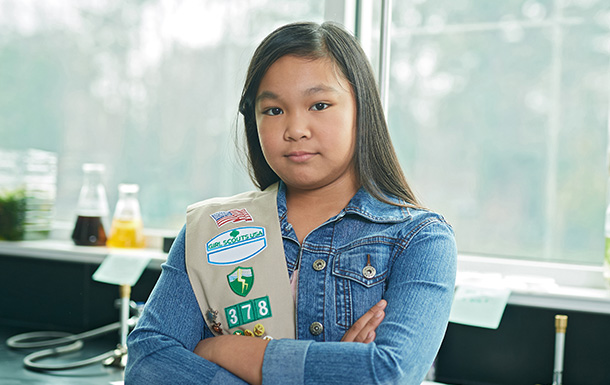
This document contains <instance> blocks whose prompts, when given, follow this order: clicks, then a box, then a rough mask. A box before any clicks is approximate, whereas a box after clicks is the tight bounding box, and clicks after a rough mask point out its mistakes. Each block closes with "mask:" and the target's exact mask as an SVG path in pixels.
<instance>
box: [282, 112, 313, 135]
mask: <svg viewBox="0 0 610 385" xmlns="http://www.w3.org/2000/svg"><path fill="white" fill-rule="evenodd" d="M310 137H311V130H310V128H309V122H308V121H307V118H306V117H305V116H303V115H302V114H291V116H287V119H286V128H285V130H284V139H285V140H288V141H296V140H301V139H309V138H310Z"/></svg>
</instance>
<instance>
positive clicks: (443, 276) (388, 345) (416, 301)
mask: <svg viewBox="0 0 610 385" xmlns="http://www.w3.org/2000/svg"><path fill="white" fill-rule="evenodd" d="M397 246H398V247H399V248H400V252H399V253H398V254H397V255H396V257H395V260H394V262H393V265H392V268H391V272H390V274H389V276H388V278H387V282H386V284H387V286H386V291H385V294H384V298H385V299H386V300H387V302H388V305H387V307H386V316H385V319H384V320H383V322H382V323H381V325H379V327H378V328H377V331H376V332H377V336H376V338H375V341H374V342H373V343H370V344H362V343H345V342H312V341H293V340H273V341H270V342H269V345H268V346H267V349H266V351H265V358H264V362H263V383H264V384H340V383H349V384H395V383H399V384H413V385H419V384H421V382H422V380H423V378H424V377H425V375H426V372H427V371H428V370H429V368H430V366H431V364H432V362H433V360H434V358H435V356H436V353H437V351H438V349H439V347H440V344H441V341H442V338H443V336H444V333H445V330H446V327H447V323H448V319H449V312H450V310H451V303H452V301H453V291H454V284H455V273H456V265H457V249H456V245H455V239H454V236H453V231H452V230H451V228H450V227H449V225H447V224H446V223H445V222H444V221H443V220H442V219H436V218H435V219H433V220H429V221H426V223H424V224H423V225H421V226H419V227H418V228H417V229H416V230H415V231H413V232H411V233H409V234H405V235H404V237H403V239H402V240H401V241H400V242H399V244H398V245H397Z"/></svg>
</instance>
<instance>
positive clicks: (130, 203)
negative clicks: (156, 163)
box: [106, 184, 145, 248]
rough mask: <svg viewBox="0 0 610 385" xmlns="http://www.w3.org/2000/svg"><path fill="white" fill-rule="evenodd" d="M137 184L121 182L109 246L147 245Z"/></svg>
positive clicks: (134, 246) (107, 244) (138, 246)
mask: <svg viewBox="0 0 610 385" xmlns="http://www.w3.org/2000/svg"><path fill="white" fill-rule="evenodd" d="M139 190H140V186H138V185H137V184H120V185H119V200H118V202H117V204H116V209H115V210H114V216H113V217H112V225H111V226H110V237H109V238H108V241H107V242H106V246H108V247H125V248H141V247H144V246H145V242H144V232H143V226H142V214H141V213H140V202H139V201H138V191H139Z"/></svg>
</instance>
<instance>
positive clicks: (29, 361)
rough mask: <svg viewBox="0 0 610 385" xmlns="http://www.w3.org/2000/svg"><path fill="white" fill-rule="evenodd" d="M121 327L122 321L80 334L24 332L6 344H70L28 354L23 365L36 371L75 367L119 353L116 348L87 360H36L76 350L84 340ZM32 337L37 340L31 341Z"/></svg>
mask: <svg viewBox="0 0 610 385" xmlns="http://www.w3.org/2000/svg"><path fill="white" fill-rule="evenodd" d="M120 327H121V323H120V322H115V323H112V324H109V325H106V326H102V327H99V328H97V329H93V330H89V331H86V332H83V333H80V334H70V333H64V332H54V331H44V332H30V333H23V334H18V335H15V336H12V337H10V338H9V339H7V340H6V344H7V345H8V346H9V347H10V348H13V349H32V348H43V347H49V346H57V345H64V344H69V345H64V346H59V347H54V348H51V349H45V350H41V351H38V352H34V353H31V354H28V355H27V356H26V357H25V358H24V359H23V365H24V366H25V367H26V368H28V369H31V370H35V371H46V370H66V369H74V368H80V367H83V366H87V365H91V364H95V363H98V362H102V361H104V360H106V359H108V358H110V357H113V356H115V355H116V354H117V353H116V350H111V351H109V352H106V353H103V354H100V355H97V356H95V357H92V358H88V359H85V360H81V361H75V362H68V363H61V364H41V363H36V362H35V361H38V360H41V359H44V358H48V357H53V356H58V355H61V354H65V353H70V352H75V351H77V350H80V349H81V348H82V347H83V340H86V339H88V338H93V337H97V336H100V335H103V334H107V333H109V332H112V331H114V330H119V329H120ZM32 339H33V340H36V341H29V340H32ZM41 339H42V341H41Z"/></svg>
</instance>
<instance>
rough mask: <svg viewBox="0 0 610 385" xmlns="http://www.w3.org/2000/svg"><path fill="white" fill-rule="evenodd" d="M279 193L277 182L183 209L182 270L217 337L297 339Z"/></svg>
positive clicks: (206, 320)
mask: <svg viewBox="0 0 610 385" xmlns="http://www.w3.org/2000/svg"><path fill="white" fill-rule="evenodd" d="M277 190H278V185H277V183H276V184H274V185H272V186H270V187H269V188H267V189H266V190H265V191H253V192H247V193H243V194H239V195H236V196H233V197H230V198H213V199H209V200H205V201H202V202H199V203H195V204H193V205H191V206H189V207H188V209H187V215H186V270H187V273H188V276H189V279H190V281H191V285H192V286H193V291H194V292H195V296H196V297H197V302H198V303H199V307H200V308H201V312H202V314H203V316H204V319H205V322H206V323H207V325H208V327H209V328H210V330H212V331H213V332H214V334H215V335H220V334H233V333H235V334H241V333H243V334H245V335H254V336H256V337H261V338H295V319H294V303H293V300H292V295H291V292H290V282H289V279H288V270H287V268H286V260H285V257H284V247H283V241H282V235H281V232H280V224H279V220H278V216H277Z"/></svg>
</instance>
